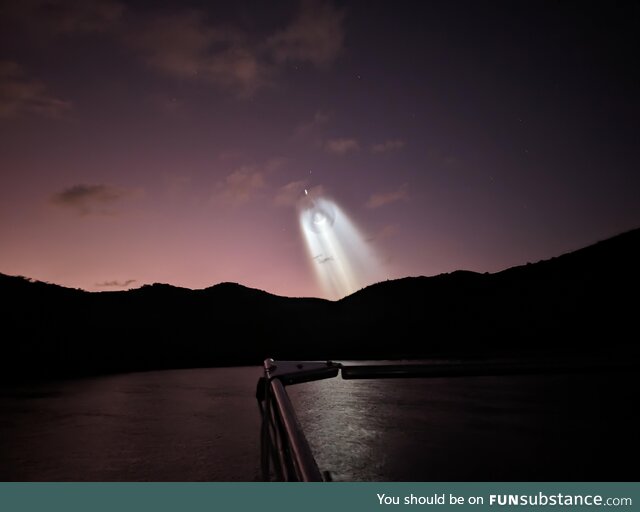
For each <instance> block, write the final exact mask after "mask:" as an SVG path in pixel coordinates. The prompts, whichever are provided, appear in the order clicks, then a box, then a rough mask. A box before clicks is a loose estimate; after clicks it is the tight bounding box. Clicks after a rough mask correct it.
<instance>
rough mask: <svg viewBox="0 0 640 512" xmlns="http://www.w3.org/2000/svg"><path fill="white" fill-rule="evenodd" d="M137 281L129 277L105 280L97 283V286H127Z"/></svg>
mask: <svg viewBox="0 0 640 512" xmlns="http://www.w3.org/2000/svg"><path fill="white" fill-rule="evenodd" d="M135 282H137V281H136V280H135V279H127V280H126V281H117V280H113V281H104V282H103V283H96V286H100V287H103V288H126V287H127V286H129V285H130V284H133V283H135Z"/></svg>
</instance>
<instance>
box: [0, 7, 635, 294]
mask: <svg viewBox="0 0 640 512" xmlns="http://www.w3.org/2000/svg"><path fill="white" fill-rule="evenodd" d="M587 4H589V5H587ZM0 5H1V7H0V8H1V11H0V272H2V273H5V274H12V275H24V276H28V277H31V278H35V279H38V280H44V281H48V282H53V283H57V284H61V285H65V286H70V287H77V288H83V289H86V290H121V289H127V288H132V287H138V286H141V285H143V284H146V283H153V282H165V283H170V284H173V285H177V286H185V287H189V288H204V287H207V286H211V285H213V284H216V283H218V282H222V281H234V282H239V283H242V284H244V285H247V286H250V287H254V288H260V289H264V290H267V291H269V292H272V293H276V294H280V295H287V296H324V297H330V298H336V297H337V296H339V295H340V293H331V292H330V291H327V289H325V288H322V287H321V286H320V283H319V282H318V280H317V279H316V274H315V273H314V268H315V267H317V266H318V265H333V264H334V263H335V262H334V261H332V257H331V256H330V255H329V256H322V255H314V254H311V253H310V252H309V250H308V249H307V248H306V246H305V241H304V237H303V235H302V234H301V229H300V225H299V221H298V216H299V211H300V205H301V201H304V200H308V197H314V198H319V199H323V198H324V199H326V200H331V201H333V202H334V203H335V205H337V207H339V208H340V211H341V212H343V214H344V216H345V218H348V219H350V221H351V223H352V224H353V226H355V227H356V228H357V232H358V236H359V237H360V238H361V241H362V242H363V243H364V244H366V245H367V247H368V249H369V250H370V251H371V254H375V258H376V259H377V262H378V267H377V272H378V273H377V274H376V275H375V276H370V277H369V278H368V279H369V280H383V279H393V278H399V277H404V276H412V275H434V274H439V273H442V272H450V271H453V270H457V269H468V270H474V271H479V272H494V271H498V270H501V269H504V268H507V267H509V266H513V265H520V264H524V263H527V262H529V261H531V262H533V261H537V260H540V259H543V258H549V257H552V256H557V255H559V254H562V253H564V252H567V251H570V250H574V249H577V248H580V247H582V246H585V245H588V244H590V243H593V242H596V241H598V240H601V239H604V238H608V237H610V236H613V235H615V234H618V233H620V232H623V231H626V230H629V229H632V228H636V227H638V226H640V172H639V169H640V166H639V163H640V157H639V155H638V149H639V144H638V133H640V132H639V126H638V119H639V116H640V95H639V91H640V71H639V69H640V67H639V66H638V63H639V62H640V55H639V54H640V51H639V50H640V41H639V39H640V8H639V5H640V4H638V2H620V3H619V2H613V1H611V2H609V1H607V2H601V3H600V4H594V3H593V2H588V3H587V2H574V3H569V2H557V1H556V2H543V1H538V2H526V1H525V2H512V1H509V2H477V1H473V2H471V1H470V2H457V1H441V2H439V1H433V2H431V1H429V2H427V1H425V2H414V1H397V2H395V1H394V2H391V1H384V2H383V1H370V0H366V1H365V0H363V1H347V2H331V1H304V0H303V1H282V2H263V1H254V2H248V1H234V2H213V1H202V2H198V1H192V2H184V1H180V2H177V1H176V2H170V1H148V2H142V1H141V2H133V1H131V2H128V1H118V0H97V1H93V2H92V1H90V0H88V1H83V0H77V1H66V0H50V1H44V0H26V1H25V0H22V1H15V2H11V1H3V2H1V3H0ZM305 189H307V191H308V192H309V194H310V195H309V196H305ZM352 264H353V265H354V266H357V265H358V262H357V261H355V262H352ZM326 268H330V267H326ZM365 281H366V279H365V280H361V281H358V282H357V283H356V285H357V286H356V288H357V287H359V286H364V285H367V284H371V283H370V282H365Z"/></svg>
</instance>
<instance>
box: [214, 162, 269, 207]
mask: <svg viewBox="0 0 640 512" xmlns="http://www.w3.org/2000/svg"><path fill="white" fill-rule="evenodd" d="M264 186H265V180H264V174H263V173H262V172H261V171H259V170H256V168H255V167H252V166H243V167H240V168H239V169H236V170H235V171H233V172H232V173H231V174H229V175H227V177H226V178H225V179H224V183H223V185H222V190H221V192H220V193H219V194H218V196H217V197H218V198H219V199H222V200H224V201H225V202H227V203H232V204H242V203H246V202H247V201H248V200H249V199H251V198H252V197H253V196H254V195H255V194H256V192H258V191H259V190H261V189H263V188H264Z"/></svg>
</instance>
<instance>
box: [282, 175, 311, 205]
mask: <svg viewBox="0 0 640 512" xmlns="http://www.w3.org/2000/svg"><path fill="white" fill-rule="evenodd" d="M307 183H308V181H307V180H300V181H291V182H289V183H287V184H286V185H283V186H282V187H280V188H279V189H278V191H277V192H276V196H275V198H274V202H275V204H276V206H295V205H296V204H297V203H298V201H300V199H301V198H302V197H303V195H304V189H305V187H306V186H307Z"/></svg>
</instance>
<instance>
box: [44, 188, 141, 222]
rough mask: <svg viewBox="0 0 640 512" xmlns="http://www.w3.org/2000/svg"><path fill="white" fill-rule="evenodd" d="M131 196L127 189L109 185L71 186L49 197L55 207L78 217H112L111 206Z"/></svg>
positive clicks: (112, 210)
mask: <svg viewBox="0 0 640 512" xmlns="http://www.w3.org/2000/svg"><path fill="white" fill-rule="evenodd" d="M129 195H131V191H130V190H128V189H122V188H118V187H112V186H109V185H83V184H80V185H73V186H71V187H69V188H66V189H64V190H62V191H60V192H58V193H56V194H54V195H53V196H52V197H51V202H52V203H53V204H55V205H57V206H60V207H63V208H68V209H70V210H72V211H73V212H75V213H76V214H78V215H80V216H86V215H91V214H98V215H112V214H113V213H115V211H114V209H113V206H114V205H115V203H117V202H118V201H120V200H121V199H123V198H125V197H127V196H129Z"/></svg>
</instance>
